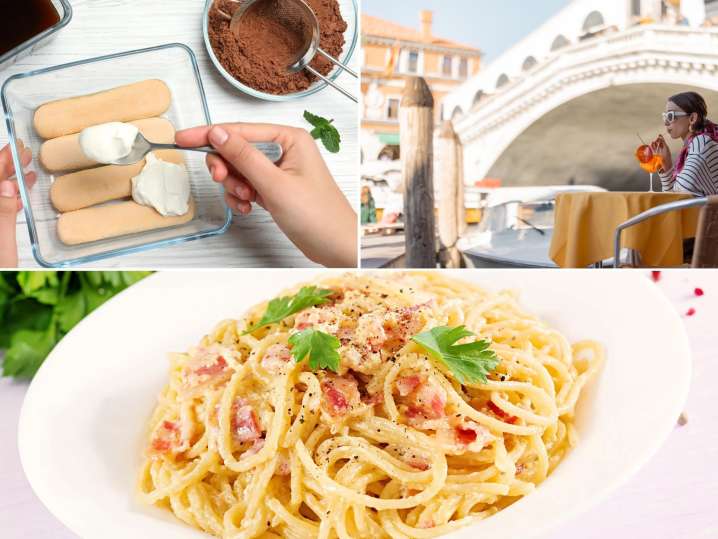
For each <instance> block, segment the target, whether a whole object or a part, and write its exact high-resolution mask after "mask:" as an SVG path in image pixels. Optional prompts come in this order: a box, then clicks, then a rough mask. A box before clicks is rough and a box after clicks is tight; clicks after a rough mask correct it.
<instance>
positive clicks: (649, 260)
mask: <svg viewBox="0 0 718 539" xmlns="http://www.w3.org/2000/svg"><path fill="white" fill-rule="evenodd" d="M687 198H691V196H690V195H682V194H675V193H614V192H611V193H604V192H602V193H566V194H562V195H558V196H557V197H556V211H555V217H554V231H553V238H552V240H551V248H550V250H549V256H550V257H551V259H552V260H553V261H554V262H556V264H558V265H559V266H560V267H562V268H585V267H587V266H590V265H591V264H594V263H596V262H600V261H601V260H605V259H607V258H611V257H613V241H614V234H615V231H616V227H617V226H618V225H620V224H621V223H623V222H625V221H627V220H628V219H630V218H631V217H635V216H636V215H638V214H639V213H642V212H644V211H646V210H649V209H651V208H654V207H655V206H660V205H662V204H668V203H669V202H676V201H678V200H684V199H687ZM698 213H699V210H698V209H697V208H694V209H689V210H683V211H680V212H678V211H674V212H669V213H667V214H665V215H660V216H658V217H654V218H652V219H649V220H648V221H645V222H643V223H641V224H639V225H636V226H634V227H631V228H629V229H628V230H626V231H624V233H623V236H622V247H629V248H631V249H634V250H636V251H638V252H640V253H641V258H642V260H643V264H644V265H646V266H651V267H670V266H679V265H681V264H682V263H683V240H684V239H686V238H692V237H694V236H695V234H696V228H697V226H698Z"/></svg>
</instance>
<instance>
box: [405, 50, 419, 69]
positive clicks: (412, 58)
mask: <svg viewBox="0 0 718 539" xmlns="http://www.w3.org/2000/svg"><path fill="white" fill-rule="evenodd" d="M406 70H407V71H408V72H409V73H418V72H419V53H418V52H417V51H409V57H408V59H407V62H406Z"/></svg>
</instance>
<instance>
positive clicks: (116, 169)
mask: <svg viewBox="0 0 718 539" xmlns="http://www.w3.org/2000/svg"><path fill="white" fill-rule="evenodd" d="M153 153H154V155H155V157H157V158H158V159H161V160H162V161H168V162H170V163H176V164H178V165H181V164H182V163H183V162H184V159H183V158H182V152H178V151H176V150H159V151H156V152H153ZM144 166H145V160H144V159H143V160H142V161H140V162H139V163H135V164H134V165H126V166H117V165H108V166H104V167H97V168H90V169H87V170H81V171H80V172H73V173H72V174H66V175H64V176H60V177H58V178H56V179H55V181H54V182H53V184H52V186H50V200H51V201H52V204H53V206H55V209H57V211H60V212H66V211H74V210H79V209H82V208H88V207H90V206H94V205H95V204H101V203H102V202H108V201H110V200H116V199H120V198H126V197H129V196H132V178H134V177H135V176H137V175H138V174H139V173H140V172H141V171H142V168H143V167H144Z"/></svg>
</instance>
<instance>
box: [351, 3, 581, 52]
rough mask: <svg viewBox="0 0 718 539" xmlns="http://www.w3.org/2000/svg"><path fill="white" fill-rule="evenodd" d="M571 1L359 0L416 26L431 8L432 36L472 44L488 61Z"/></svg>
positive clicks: (371, 11) (388, 16) (385, 15)
mask: <svg viewBox="0 0 718 539" xmlns="http://www.w3.org/2000/svg"><path fill="white" fill-rule="evenodd" d="M570 1H571V0H362V11H363V12H364V13H366V14H367V15H374V16H375V17H381V18H383V19H387V20H390V21H393V22H396V23H399V24H402V25H404V26H411V27H413V28H417V29H418V28H419V27H420V24H419V11H421V10H422V9H430V10H432V11H433V12H434V35H437V36H440V37H443V38H445V39H452V40H454V41H458V42H459V43H466V44H467V45H474V46H475V47H478V48H479V49H481V50H482V51H483V52H484V55H485V56H484V62H491V61H492V60H494V59H495V58H496V57H497V56H499V55H500V54H501V53H502V52H504V51H505V50H506V49H508V48H509V47H511V45H513V44H514V43H516V42H517V41H518V40H519V39H521V38H522V37H524V36H525V35H526V34H528V33H529V32H531V31H532V30H534V29H535V28H536V27H537V26H539V25H540V24H541V23H542V22H544V21H545V20H546V19H548V18H549V17H550V16H551V15H553V14H554V13H556V12H558V11H559V10H560V9H561V8H563V7H564V6H566V5H567V4H569V3H570ZM497 5H499V6H500V7H497Z"/></svg>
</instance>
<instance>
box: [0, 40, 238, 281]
mask: <svg viewBox="0 0 718 539" xmlns="http://www.w3.org/2000/svg"><path fill="white" fill-rule="evenodd" d="M145 79H161V80H163V81H164V82H166V83H167V85H168V86H169V88H170V91H171V92H172V104H171V106H170V109H169V110H168V111H167V112H166V113H165V114H163V117H165V118H167V119H168V120H169V121H170V122H172V124H173V125H174V127H175V129H177V130H180V129H185V128H188V127H194V126H197V125H209V124H210V123H211V120H210V117H209V110H208V108H207V99H206V96H205V92H204V88H203V86H202V80H201V78H200V74H199V69H198V67H197V61H196V58H195V55H194V53H193V52H192V50H191V49H190V48H189V47H187V46H186V45H182V44H179V43H172V44H168V45H161V46H158V47H151V48H148V49H141V50H136V51H129V52H122V53H118V54H112V55H109V56H102V57H99V58H94V59H90V60H84V61H79V62H73V63H70V64H65V65H61V66H57V67H50V68H46V69H40V70H37V71H31V72H28V73H22V74H18V75H15V76H13V77H10V78H9V79H8V80H7V81H6V82H5V84H3V86H2V90H1V91H0V99H1V100H2V107H3V109H4V112H5V118H6V122H7V129H8V136H9V138H10V141H11V147H12V154H13V160H14V162H15V167H16V169H18V170H19V169H20V167H19V160H18V151H17V146H16V144H15V140H16V139H18V138H19V139H21V140H23V141H24V142H25V144H26V145H27V146H29V147H30V148H32V151H33V168H34V169H35V170H36V171H37V173H38V179H37V184H36V185H35V186H34V187H33V188H32V189H28V188H27V186H26V185H25V178H24V174H23V173H22V171H20V173H19V174H18V183H19V185H20V195H21V197H22V200H23V204H24V206H25V215H26V216H27V226H28V229H29V231H30V240H31V242H32V249H33V255H34V256H35V259H36V260H37V261H38V263H39V264H40V265H42V266H46V267H66V266H70V265H74V264H84V263H89V262H94V261H97V260H101V259H104V258H109V257H115V256H121V255H125V254H129V253H137V252H140V251H144V250H147V249H152V248H155V247H160V246H164V245H170V244H175V243H180V242H185V241H190V240H196V239H199V238H204V237H208V236H213V235H217V234H221V233H223V232H225V231H226V230H227V228H228V227H229V225H230V223H231V221H232V213H231V211H230V209H229V208H228V207H227V206H226V205H225V203H224V193H223V190H222V187H221V185H219V184H217V183H216V182H214V181H212V178H211V177H210V175H209V172H208V171H207V168H206V166H205V156H204V154H201V153H199V152H184V159H185V164H186V166H187V170H188V172H189V176H190V183H191V191H192V196H193V198H194V200H195V204H196V212H195V213H196V215H195V218H194V219H193V220H192V221H190V222H189V223H186V224H184V225H178V226H175V227H171V228H164V229H160V230H153V231H148V232H141V233H136V234H128V235H125V236H120V237H116V238H111V239H106V240H101V241H96V242H92V243H86V244H82V245H74V246H69V245H65V244H63V243H62V242H61V241H60V239H59V237H58V235H57V220H58V216H59V213H58V212H57V210H55V208H54V207H53V205H52V203H51V202H50V195H49V191H50V186H51V185H52V182H53V181H54V180H55V177H56V176H59V175H61V174H66V172H63V173H57V174H54V173H50V172H47V171H46V170H44V169H43V167H42V165H40V163H39V161H38V159H37V156H38V155H39V153H40V146H41V144H42V142H43V139H42V138H40V136H39V135H38V134H37V133H36V132H35V129H34V127H33V115H34V113H35V109H37V107H38V106H40V105H42V104H43V103H46V102H48V101H53V100H56V99H64V98H69V97H74V96H78V95H84V94H90V93H94V92H99V91H102V90H107V89H110V88H114V87H117V86H122V85H125V84H130V83H133V82H138V81H141V80H145Z"/></svg>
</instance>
